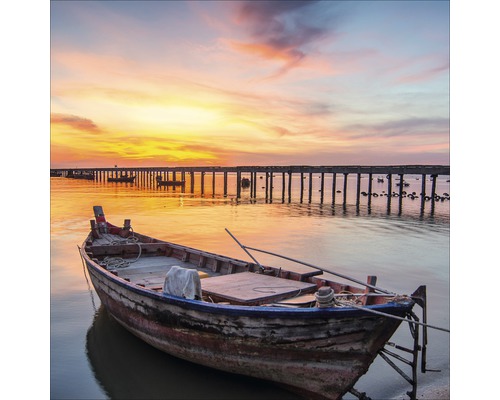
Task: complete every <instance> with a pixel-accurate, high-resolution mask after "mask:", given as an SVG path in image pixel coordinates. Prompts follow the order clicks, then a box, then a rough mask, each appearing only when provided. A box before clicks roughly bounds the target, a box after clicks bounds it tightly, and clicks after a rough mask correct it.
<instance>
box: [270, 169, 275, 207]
mask: <svg viewBox="0 0 500 400" xmlns="http://www.w3.org/2000/svg"><path fill="white" fill-rule="evenodd" d="M273 179H274V173H273V172H272V171H271V172H270V173H269V201H271V202H272V201H273V186H274V183H273Z"/></svg>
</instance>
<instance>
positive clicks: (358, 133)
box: [344, 118, 450, 139]
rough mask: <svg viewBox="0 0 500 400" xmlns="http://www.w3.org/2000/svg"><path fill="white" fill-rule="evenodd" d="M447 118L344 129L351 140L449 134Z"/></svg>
mask: <svg viewBox="0 0 500 400" xmlns="http://www.w3.org/2000/svg"><path fill="white" fill-rule="evenodd" d="M449 123H450V121H449V119H448V118H407V119H399V120H393V121H386V122H381V123H371V124H352V125H349V126H346V127H344V128H345V130H346V131H347V132H349V138H351V139H366V138H370V137H384V138H389V137H397V136H402V137H406V138H409V137H411V136H421V135H430V136H435V135H436V134H441V135H447V134H449Z"/></svg>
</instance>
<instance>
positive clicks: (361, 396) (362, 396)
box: [349, 388, 371, 400]
mask: <svg viewBox="0 0 500 400" xmlns="http://www.w3.org/2000/svg"><path fill="white" fill-rule="evenodd" d="M349 393H351V394H352V395H354V396H356V397H357V398H358V399H359V400H371V398H370V397H368V396H367V395H366V393H365V392H359V391H357V390H356V389H354V388H351V389H349Z"/></svg>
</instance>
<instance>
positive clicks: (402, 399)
mask: <svg viewBox="0 0 500 400" xmlns="http://www.w3.org/2000/svg"><path fill="white" fill-rule="evenodd" d="M417 399H418V400H449V399H450V385H449V382H440V383H434V384H431V385H427V386H422V387H419V388H418V390H417ZM392 400H408V396H407V395H406V394H405V393H402V394H401V395H399V396H397V397H395V398H393V399H392Z"/></svg>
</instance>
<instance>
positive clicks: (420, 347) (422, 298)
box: [378, 285, 440, 400]
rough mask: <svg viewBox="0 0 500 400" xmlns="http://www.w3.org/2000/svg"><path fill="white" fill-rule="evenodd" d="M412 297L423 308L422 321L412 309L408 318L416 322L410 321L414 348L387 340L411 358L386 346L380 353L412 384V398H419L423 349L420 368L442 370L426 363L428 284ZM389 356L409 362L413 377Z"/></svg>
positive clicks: (423, 370) (422, 369)
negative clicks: (418, 371)
mask: <svg viewBox="0 0 500 400" xmlns="http://www.w3.org/2000/svg"><path fill="white" fill-rule="evenodd" d="M411 298H412V299H413V300H414V301H415V303H416V304H418V305H419V306H420V307H421V308H422V323H420V320H419V318H418V317H417V315H416V314H415V313H414V312H413V311H411V312H410V313H409V314H408V320H413V321H415V322H416V323H412V322H408V324H409V329H410V333H411V335H412V337H413V349H409V348H407V347H404V346H400V345H397V344H395V343H392V342H387V343H386V344H385V346H390V347H392V348H394V349H396V350H399V351H402V352H406V353H409V354H411V358H410V359H406V358H404V357H403V356H401V355H400V354H397V353H395V352H394V351H390V350H387V348H386V347H385V346H384V347H383V348H382V349H381V350H380V351H379V353H378V354H379V355H380V357H381V358H382V359H383V360H385V361H386V362H387V363H388V364H389V365H390V366H391V367H392V368H393V369H394V370H395V371H396V372H398V373H399V374H400V375H401V376H402V377H403V378H404V379H405V380H406V381H407V382H408V383H409V384H410V385H411V386H412V390H411V391H408V392H406V394H407V395H408V396H409V397H410V400H416V399H417V386H418V379H417V378H418V374H417V369H418V353H419V352H420V351H421V352H422V357H421V365H420V370H421V372H422V373H425V372H427V371H432V372H440V370H432V369H428V368H427V365H426V358H427V290H426V286H425V285H423V286H420V287H419V288H418V289H417V290H416V291H415V292H414V293H413V294H412V295H411ZM420 325H422V344H419V342H420V337H419V327H420ZM389 357H392V358H394V359H396V360H398V361H401V362H402V363H404V364H407V365H409V366H410V367H411V377H410V376H408V375H407V374H406V373H405V372H404V371H403V370H402V369H401V368H399V367H398V366H397V365H396V364H395V363H394V361H392V360H391V359H390V358H389Z"/></svg>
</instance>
